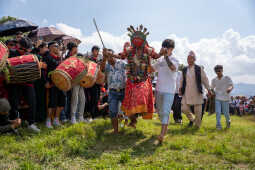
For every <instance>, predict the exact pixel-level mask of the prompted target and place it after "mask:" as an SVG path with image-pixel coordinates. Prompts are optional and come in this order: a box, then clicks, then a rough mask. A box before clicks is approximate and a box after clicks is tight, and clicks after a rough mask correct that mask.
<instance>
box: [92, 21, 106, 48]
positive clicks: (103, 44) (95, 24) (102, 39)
mask: <svg viewBox="0 0 255 170" xmlns="http://www.w3.org/2000/svg"><path fill="white" fill-rule="evenodd" d="M93 22H94V25H95V27H96V30H97V33H98V35H99V38H100V40H101V43H102V45H103V47H104V48H105V45H104V42H103V39H102V37H101V35H100V32H99V29H98V27H97V23H96V19H95V18H93Z"/></svg>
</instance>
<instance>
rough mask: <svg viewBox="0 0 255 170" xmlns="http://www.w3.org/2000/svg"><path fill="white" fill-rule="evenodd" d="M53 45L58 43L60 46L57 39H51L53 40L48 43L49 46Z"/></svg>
mask: <svg viewBox="0 0 255 170" xmlns="http://www.w3.org/2000/svg"><path fill="white" fill-rule="evenodd" d="M52 45H57V46H58V43H57V42H56V41H51V42H49V43H48V47H50V46H52Z"/></svg>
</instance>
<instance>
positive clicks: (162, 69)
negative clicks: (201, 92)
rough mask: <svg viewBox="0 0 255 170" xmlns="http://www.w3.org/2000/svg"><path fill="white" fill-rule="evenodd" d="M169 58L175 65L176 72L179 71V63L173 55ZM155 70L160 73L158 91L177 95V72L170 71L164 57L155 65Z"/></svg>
mask: <svg viewBox="0 0 255 170" xmlns="http://www.w3.org/2000/svg"><path fill="white" fill-rule="evenodd" d="M168 58H169V60H170V61H171V62H172V63H173V64H174V66H175V67H176V70H178V67H179V61H178V60H177V59H176V58H175V57H174V56H173V55H171V56H169V57H168ZM153 68H154V69H155V70H156V71H157V72H158V79H157V85H156V91H159V92H165V93H171V94H175V90H176V79H177V71H172V70H170V68H169V67H168V65H167V63H166V60H165V59H164V56H162V57H160V58H159V59H158V60H157V62H156V63H155V64H153Z"/></svg>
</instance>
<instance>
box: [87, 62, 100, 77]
mask: <svg viewBox="0 0 255 170" xmlns="http://www.w3.org/2000/svg"><path fill="white" fill-rule="evenodd" d="M97 72H98V69H97V63H94V62H89V67H88V73H87V74H88V75H91V76H92V77H95V76H96V74H97Z"/></svg>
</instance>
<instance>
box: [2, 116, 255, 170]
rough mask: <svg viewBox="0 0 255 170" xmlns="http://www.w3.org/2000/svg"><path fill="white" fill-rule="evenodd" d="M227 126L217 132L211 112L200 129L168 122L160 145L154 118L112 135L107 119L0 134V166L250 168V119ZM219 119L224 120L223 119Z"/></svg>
mask: <svg viewBox="0 0 255 170" xmlns="http://www.w3.org/2000/svg"><path fill="white" fill-rule="evenodd" d="M231 119H232V124H231V128H230V129H228V130H222V131H217V130H216V127H215V126H216V120H215V115H212V116H205V117H204V120H203V124H202V127H201V129H200V130H196V129H193V128H186V125H187V124H188V120H187V119H184V125H176V124H170V125H169V130H168V132H167V136H166V138H165V141H164V143H163V144H162V145H161V146H158V147H157V146H154V145H153V143H154V140H155V139H156V137H157V135H158V134H159V132H160V124H159V122H160V121H159V119H158V117H157V116H155V117H154V119H153V120H151V121H148V120H147V121H146V120H142V119H139V121H138V125H137V129H132V128H128V127H125V128H122V129H121V131H120V134H118V135H114V134H113V133H112V129H111V122H110V121H109V120H104V119H97V120H95V121H94V122H93V123H91V124H82V123H81V124H76V125H69V124H66V125H64V126H63V127H61V128H56V129H54V130H48V129H46V128H45V127H44V125H41V127H40V128H41V129H42V133H40V134H32V133H31V132H29V131H28V130H27V129H21V134H22V135H23V137H19V136H15V135H10V134H7V135H2V136H0V146H1V147H0V169H132V170H133V169H139V170H140V169H146V170H147V169H153V170H154V169H254V167H255V162H254V160H255V117H254V116H245V117H241V118H240V117H236V116H232V117H231ZM222 122H223V121H222Z"/></svg>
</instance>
